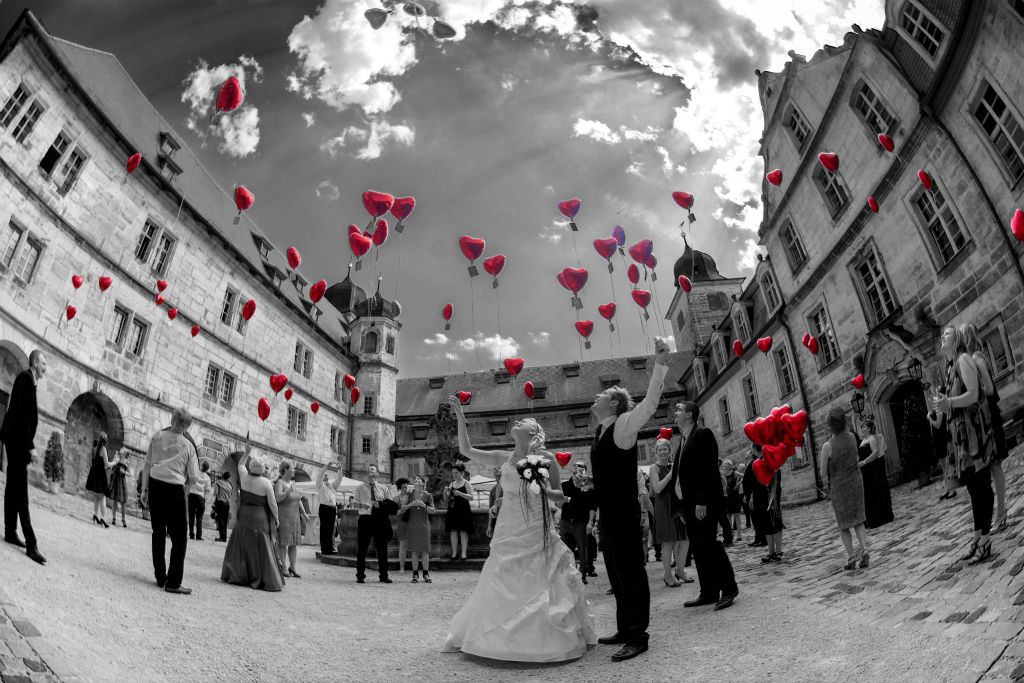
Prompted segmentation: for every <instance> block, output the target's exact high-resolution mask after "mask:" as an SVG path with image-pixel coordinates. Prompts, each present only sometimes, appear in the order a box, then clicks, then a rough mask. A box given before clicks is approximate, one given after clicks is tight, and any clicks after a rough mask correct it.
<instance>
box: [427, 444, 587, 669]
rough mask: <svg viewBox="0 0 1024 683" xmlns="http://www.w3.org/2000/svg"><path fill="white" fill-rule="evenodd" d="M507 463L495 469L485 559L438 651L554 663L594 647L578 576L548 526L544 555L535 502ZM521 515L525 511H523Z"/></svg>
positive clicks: (538, 506)
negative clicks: (496, 505)
mask: <svg viewBox="0 0 1024 683" xmlns="http://www.w3.org/2000/svg"><path fill="white" fill-rule="evenodd" d="M521 481H522V480H521V479H520V478H519V473H518V472H517V471H516V468H515V467H514V466H513V465H512V464H511V462H506V463H505V464H504V465H502V467H501V488H502V496H503V500H502V504H501V510H500V511H499V512H498V521H497V524H496V526H495V528H494V536H493V537H492V538H491V553H490V556H489V557H488V558H487V561H486V562H485V563H484V568H483V570H482V571H481V573H480V580H479V582H478V583H477V585H476V589H475V590H474V591H473V595H472V596H471V597H470V598H469V601H468V602H467V603H466V604H465V605H463V607H462V609H460V610H459V612H458V614H456V615H455V618H454V619H452V625H451V630H450V632H449V633H448V638H447V640H446V641H445V644H444V650H445V652H457V651H460V650H461V651H462V652H466V653H469V654H472V655H477V656H480V657H487V658H489V659H497V660H503V661H512V662H561V661H566V660H571V659H577V658H578V657H581V656H582V655H583V654H584V653H585V652H586V651H587V650H588V649H589V648H591V647H593V646H594V645H595V644H596V643H597V635H596V634H595V632H594V622H593V617H592V616H591V615H590V612H589V611H588V605H587V598H586V593H585V587H584V585H583V578H582V576H581V575H580V573H579V571H578V570H577V569H576V567H575V564H574V561H573V554H572V552H571V551H570V550H569V548H568V547H567V546H566V545H565V544H564V543H562V541H561V539H560V538H559V537H558V532H557V529H556V528H555V525H554V524H552V525H551V528H550V529H549V530H548V547H547V551H545V549H544V522H543V518H542V517H541V512H542V510H541V498H540V496H539V495H536V494H533V493H530V492H527V495H526V501H525V508H524V499H523V494H522V488H521V487H520V484H521ZM524 509H525V512H524Z"/></svg>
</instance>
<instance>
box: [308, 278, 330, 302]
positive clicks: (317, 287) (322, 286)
mask: <svg viewBox="0 0 1024 683" xmlns="http://www.w3.org/2000/svg"><path fill="white" fill-rule="evenodd" d="M326 292H327V280H317V281H316V282H314V283H313V286H312V287H310V288H309V300H310V301H312V302H313V303H316V302H318V301H320V299H323V298H324V293H326Z"/></svg>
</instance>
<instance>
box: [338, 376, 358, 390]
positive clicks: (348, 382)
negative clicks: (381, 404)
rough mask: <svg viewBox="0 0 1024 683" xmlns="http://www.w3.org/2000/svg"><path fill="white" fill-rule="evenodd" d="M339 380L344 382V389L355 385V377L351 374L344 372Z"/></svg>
mask: <svg viewBox="0 0 1024 683" xmlns="http://www.w3.org/2000/svg"><path fill="white" fill-rule="evenodd" d="M341 381H342V382H343V383H344V385H345V388H346V389H351V388H352V387H354V386H355V385H356V378H355V377H353V376H352V375H348V374H346V375H345V376H344V377H343V378H342V380H341Z"/></svg>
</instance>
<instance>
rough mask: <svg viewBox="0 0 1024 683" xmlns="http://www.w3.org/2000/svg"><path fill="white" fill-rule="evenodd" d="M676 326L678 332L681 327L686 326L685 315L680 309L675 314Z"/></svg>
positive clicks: (681, 329)
mask: <svg viewBox="0 0 1024 683" xmlns="http://www.w3.org/2000/svg"><path fill="white" fill-rule="evenodd" d="M676 327H677V328H679V331H680V332H682V331H683V328H684V327H686V316H685V315H683V312H682V311H679V313H678V314H677V315H676Z"/></svg>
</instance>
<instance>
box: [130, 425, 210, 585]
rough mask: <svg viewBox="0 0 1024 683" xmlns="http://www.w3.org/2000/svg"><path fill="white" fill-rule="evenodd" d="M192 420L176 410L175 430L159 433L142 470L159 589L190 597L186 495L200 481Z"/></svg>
mask: <svg viewBox="0 0 1024 683" xmlns="http://www.w3.org/2000/svg"><path fill="white" fill-rule="evenodd" d="M191 425H192V416H191V415H190V414H189V412H188V411H187V410H185V409H184V408H175V409H174V412H173V413H172V414H171V426H170V427H169V428H167V429H165V430H163V431H160V432H157V433H156V434H155V435H154V436H153V438H152V440H151V441H150V442H149V449H148V450H147V451H146V462H145V465H144V466H143V468H142V505H143V507H147V506H148V507H149V518H150V521H151V523H152V525H153V541H152V546H153V548H152V549H153V571H154V573H155V575H156V585H157V586H159V587H161V588H163V589H164V590H165V591H167V592H168V593H178V594H181V595H189V594H190V593H192V589H191V588H185V587H184V586H182V585H181V580H182V577H183V576H184V574H185V550H186V548H187V545H188V538H187V536H186V532H187V531H188V505H187V503H186V502H185V492H186V491H188V490H189V489H190V487H191V486H192V484H193V483H194V482H195V481H196V479H198V478H199V457H198V454H197V453H196V448H195V445H194V444H193V443H192V440H191V439H189V438H187V436H186V432H187V431H188V428H189V427H190V426H191ZM168 534H169V535H170V537H171V561H170V564H169V565H167V564H165V557H164V549H165V548H166V543H167V536H168Z"/></svg>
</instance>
